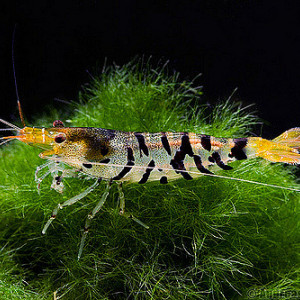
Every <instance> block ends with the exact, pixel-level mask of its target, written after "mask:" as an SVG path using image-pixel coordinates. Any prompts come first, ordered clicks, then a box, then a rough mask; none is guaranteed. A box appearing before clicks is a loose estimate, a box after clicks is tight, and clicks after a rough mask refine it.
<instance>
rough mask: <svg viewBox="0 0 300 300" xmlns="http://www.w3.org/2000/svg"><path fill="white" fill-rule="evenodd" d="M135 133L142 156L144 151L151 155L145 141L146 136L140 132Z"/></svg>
mask: <svg viewBox="0 0 300 300" xmlns="http://www.w3.org/2000/svg"><path fill="white" fill-rule="evenodd" d="M134 135H135V137H136V139H137V141H138V143H139V147H140V155H141V157H142V152H144V154H145V155H146V156H149V151H148V147H147V146H146V143H145V137H144V136H143V135H142V134H141V133H139V132H135V133H134Z"/></svg>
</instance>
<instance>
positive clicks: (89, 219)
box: [78, 180, 112, 260]
mask: <svg viewBox="0 0 300 300" xmlns="http://www.w3.org/2000/svg"><path fill="white" fill-rule="evenodd" d="M111 185H112V181H111V180H110V181H108V183H107V185H106V188H105V191H104V193H103V194H102V197H101V199H100V200H99V202H98V203H97V205H96V206H95V207H94V209H93V210H92V211H91V212H90V213H89V214H88V216H87V218H86V221H85V225H84V231H83V234H82V237H81V241H80V246H79V251H78V260H79V259H80V257H81V254H82V251H83V246H84V242H85V240H86V237H87V234H88V232H89V228H90V226H91V222H92V219H93V218H94V217H95V215H96V214H97V213H98V212H99V210H100V209H101V208H102V206H103V204H104V203H105V201H106V199H107V197H108V195H109V191H110V188H111Z"/></svg>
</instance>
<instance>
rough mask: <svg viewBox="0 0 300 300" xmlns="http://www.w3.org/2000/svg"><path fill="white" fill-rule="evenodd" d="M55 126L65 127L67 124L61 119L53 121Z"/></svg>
mask: <svg viewBox="0 0 300 300" xmlns="http://www.w3.org/2000/svg"><path fill="white" fill-rule="evenodd" d="M53 127H58V128H62V127H65V125H64V123H63V122H62V121H61V120H55V121H54V122H53Z"/></svg>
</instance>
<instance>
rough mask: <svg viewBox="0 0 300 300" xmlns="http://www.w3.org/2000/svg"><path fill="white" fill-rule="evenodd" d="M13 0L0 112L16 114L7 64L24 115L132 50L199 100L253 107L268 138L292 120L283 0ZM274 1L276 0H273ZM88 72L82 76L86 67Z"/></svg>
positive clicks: (3, 50) (288, 12) (8, 7)
mask: <svg viewBox="0 0 300 300" xmlns="http://www.w3.org/2000/svg"><path fill="white" fill-rule="evenodd" d="M181 2H182V3H177V2H176V1H169V2H168V3H167V2H163V1H151V2H150V1H125V0H123V1H109V3H108V1H98V0H93V1H78V0H77V1H76V0H73V1H14V2H13V3H9V1H7V3H6V4H3V3H2V4H1V6H2V8H1V9H0V25H1V26H0V66H1V67H0V76H1V78H0V79H1V80H0V88H1V100H0V117H1V118H4V119H6V120H8V121H14V120H16V119H17V118H18V115H17V111H16V95H15V87H14V79H13V68H12V63H11V43H12V34H13V30H14V26H15V24H17V30H16V39H15V64H16V75H17V82H18V89H19V94H20V98H21V100H22V105H23V110H24V112H25V115H26V116H30V115H32V114H36V113H38V112H39V111H42V110H43V107H44V106H45V105H47V104H51V103H53V105H54V106H56V107H59V106H62V105H63V104H62V103H61V102H59V101H55V100H54V99H55V98H59V99H62V100H67V101H69V100H76V99H77V98H78V92H79V90H80V89H81V86H82V85H84V84H86V83H87V82H89V81H90V75H89V73H91V74H95V73H97V69H98V73H99V72H100V71H99V70H101V68H102V66H103V64H104V61H105V58H107V64H111V63H112V62H115V63H116V64H118V65H122V64H124V63H127V62H128V61H129V60H131V59H132V58H133V57H135V56H136V55H140V56H142V55H145V56H146V57H148V56H150V55H151V56H152V57H153V62H156V61H158V60H159V59H162V60H163V61H166V60H169V61H170V63H169V70H170V71H171V72H172V71H173V70H176V71H178V72H180V73H181V80H191V79H193V78H194V77H195V76H196V75H197V74H199V73H201V74H202V76H201V77H199V79H198V80H197V81H196V84H197V85H203V92H204V96H203V101H204V102H205V103H211V104H214V103H215V102H217V101H220V100H222V99H226V98H227V97H228V96H229V95H230V94H232V92H233V91H234V89H235V88H238V91H237V92H236V93H235V94H234V97H233V99H234V100H237V101H242V102H243V103H244V105H248V104H251V103H255V104H256V106H255V109H256V110H257V111H258V115H259V116H260V117H261V118H262V119H263V120H266V121H267V122H268V123H267V124H265V125H264V126H263V129H262V132H261V131H260V129H258V132H256V134H263V135H264V136H265V137H275V136H276V135H278V134H280V133H281V132H282V131H284V130H286V129H288V128H291V127H295V126H300V120H299V119H300V118H299V107H300V105H299V103H300V101H299V93H300V89H299V83H298V81H299V75H300V74H299V73H300V72H299V67H300V64H299V61H300V59H299V56H300V51H299V50H300V46H299V28H300V26H299V25H300V24H299V23H300V22H299V15H300V14H299V13H300V11H299V8H298V7H297V6H298V5H297V2H296V1H293V2H291V3H289V1H284V2H283V1H282V2H281V3H277V2H276V1H273V2H271V1H255V0H253V1H229V0H228V1H225V0H224V1H222V0H215V1H214V0H209V1H181ZM278 2H279V1H278ZM87 71H89V72H87Z"/></svg>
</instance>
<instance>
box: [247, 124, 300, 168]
mask: <svg viewBox="0 0 300 300" xmlns="http://www.w3.org/2000/svg"><path fill="white" fill-rule="evenodd" d="M249 142H250V144H251V145H250V146H251V147H252V149H254V151H255V154H256V156H259V157H262V158H264V159H266V160H269V161H272V162H281V163H288V164H293V165H297V164H300V127H296V128H292V129H289V130H287V131H285V132H284V133H282V134H281V135H280V136H278V137H276V138H275V139H273V140H272V141H269V140H265V139H262V138H256V137H254V138H250V141H249Z"/></svg>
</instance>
